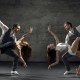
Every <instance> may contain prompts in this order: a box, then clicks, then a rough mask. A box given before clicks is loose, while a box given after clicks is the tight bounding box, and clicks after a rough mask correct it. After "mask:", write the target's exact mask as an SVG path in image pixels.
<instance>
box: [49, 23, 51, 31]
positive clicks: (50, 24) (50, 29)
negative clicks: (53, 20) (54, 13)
mask: <svg viewBox="0 0 80 80" xmlns="http://www.w3.org/2000/svg"><path fill="white" fill-rule="evenodd" d="M48 31H49V32H51V24H49V26H48Z"/></svg>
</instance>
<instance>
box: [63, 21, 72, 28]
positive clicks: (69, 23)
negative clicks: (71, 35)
mask: <svg viewBox="0 0 80 80" xmlns="http://www.w3.org/2000/svg"><path fill="white" fill-rule="evenodd" d="M64 24H68V25H70V27H71V28H72V23H71V22H65V23H64Z"/></svg>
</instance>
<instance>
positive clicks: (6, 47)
mask: <svg viewBox="0 0 80 80" xmlns="http://www.w3.org/2000/svg"><path fill="white" fill-rule="evenodd" d="M13 47H15V43H14V42H7V43H4V44H1V45H0V49H1V52H2V53H4V54H6V55H8V56H11V57H13V58H14V60H13V71H15V70H16V68H17V65H18V59H19V57H18V55H17V51H16V49H15V48H13Z"/></svg>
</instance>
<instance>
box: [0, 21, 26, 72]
mask: <svg viewBox="0 0 80 80" xmlns="http://www.w3.org/2000/svg"><path fill="white" fill-rule="evenodd" d="M0 27H1V29H2V35H1V37H0V49H1V53H5V54H7V55H9V56H11V57H13V58H14V61H13V70H12V71H11V74H19V73H18V72H17V71H16V68H17V65H18V58H20V60H21V61H22V63H23V64H24V67H27V65H26V62H25V61H24V59H23V58H22V55H21V51H20V50H21V48H20V46H19V44H20V42H21V41H20V40H18V41H17V39H16V36H15V33H17V32H19V30H20V25H19V24H14V25H13V27H12V29H10V28H8V27H7V26H6V25H5V24H3V23H2V22H1V21H0ZM24 37H25V35H23V36H22V37H21V39H23V38H24ZM16 47H17V49H18V51H19V52H18V53H17V51H16Z"/></svg>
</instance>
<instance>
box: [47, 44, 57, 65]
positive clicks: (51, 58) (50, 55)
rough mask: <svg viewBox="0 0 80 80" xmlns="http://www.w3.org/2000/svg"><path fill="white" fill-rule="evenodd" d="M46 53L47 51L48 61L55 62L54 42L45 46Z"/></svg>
mask: <svg viewBox="0 0 80 80" xmlns="http://www.w3.org/2000/svg"><path fill="white" fill-rule="evenodd" d="M47 53H48V61H49V63H50V64H51V63H53V62H55V59H56V50H55V46H54V44H49V45H48V47H47Z"/></svg>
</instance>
